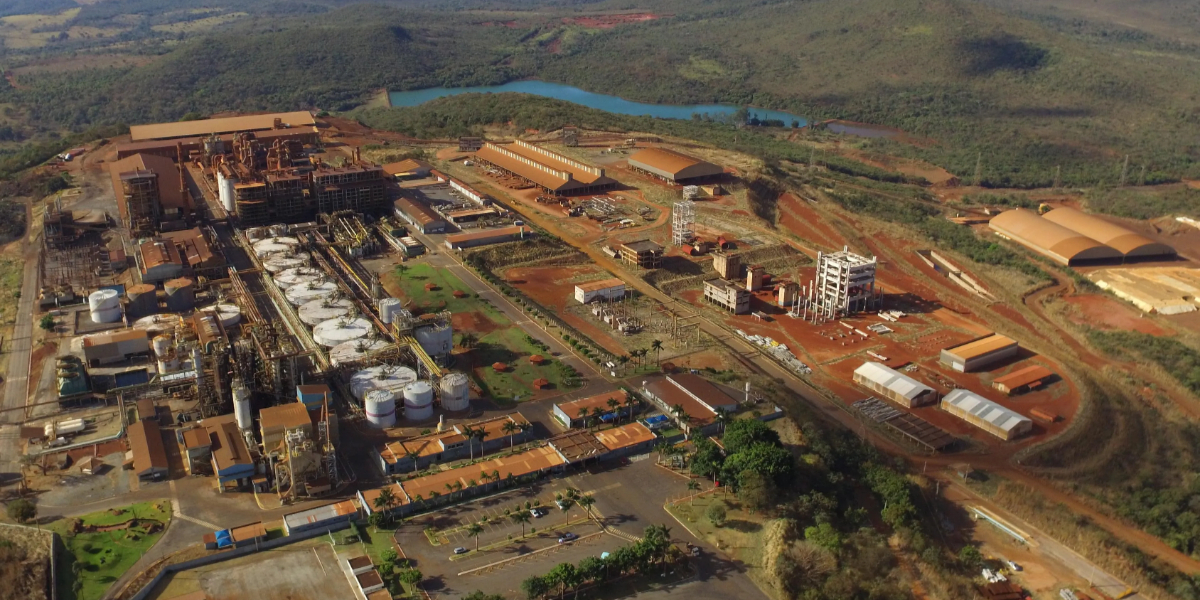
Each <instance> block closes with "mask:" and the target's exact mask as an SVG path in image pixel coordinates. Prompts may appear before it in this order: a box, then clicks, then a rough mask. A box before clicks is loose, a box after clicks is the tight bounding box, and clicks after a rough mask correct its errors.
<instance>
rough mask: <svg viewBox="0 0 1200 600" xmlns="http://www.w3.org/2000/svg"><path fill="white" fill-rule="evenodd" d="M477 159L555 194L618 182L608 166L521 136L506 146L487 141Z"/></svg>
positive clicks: (601, 188) (608, 187) (581, 191)
mask: <svg viewBox="0 0 1200 600" xmlns="http://www.w3.org/2000/svg"><path fill="white" fill-rule="evenodd" d="M475 159H476V160H477V161H479V162H480V163H481V164H485V165H488V166H491V167H493V168H495V169H498V170H500V171H502V172H504V173H506V174H508V175H512V176H515V177H518V178H520V179H522V180H524V181H526V182H528V183H529V184H530V185H533V186H536V187H537V188H539V189H541V190H542V191H543V192H545V193H547V194H550V195H552V196H570V195H578V194H599V193H603V192H606V191H608V190H611V189H613V188H614V187H616V186H617V182H616V180H615V179H612V178H610V177H607V176H605V174H604V169H601V168H598V167H593V166H590V165H585V164H583V163H581V162H579V161H577V160H574V159H572V158H568V157H566V156H563V155H561V154H558V153H555V152H551V151H549V150H546V149H545V148H541V147H538V146H534V145H533V144H530V143H528V142H523V141H521V140H517V141H515V142H513V143H511V144H506V145H503V146H502V145H499V144H493V143H491V142H485V143H484V144H483V147H482V148H480V149H479V150H478V151H477V152H476V153H475Z"/></svg>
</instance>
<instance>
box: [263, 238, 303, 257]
mask: <svg viewBox="0 0 1200 600" xmlns="http://www.w3.org/2000/svg"><path fill="white" fill-rule="evenodd" d="M299 245H300V240H298V239H296V238H294V237H284V236H275V237H269V238H266V239H264V240H260V241H257V242H254V254H255V255H256V256H258V257H259V258H266V257H268V256H271V255H272V254H279V253H291V252H294V251H295V250H296V247H297V246H299Z"/></svg>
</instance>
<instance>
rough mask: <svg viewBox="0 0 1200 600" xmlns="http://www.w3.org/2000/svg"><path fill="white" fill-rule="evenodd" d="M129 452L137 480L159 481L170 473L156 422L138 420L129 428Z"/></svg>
mask: <svg viewBox="0 0 1200 600" xmlns="http://www.w3.org/2000/svg"><path fill="white" fill-rule="evenodd" d="M127 434H128V436H129V450H130V452H131V453H132V454H133V473H134V475H137V477H138V479H160V478H162V477H165V476H166V475H167V473H169V472H170V464H169V463H168V462H167V451H166V448H165V447H164V446H163V440H162V433H161V432H160V430H159V428H158V421H155V420H153V419H145V420H139V421H137V422H135V423H134V424H132V425H130V426H129V430H128V432H127Z"/></svg>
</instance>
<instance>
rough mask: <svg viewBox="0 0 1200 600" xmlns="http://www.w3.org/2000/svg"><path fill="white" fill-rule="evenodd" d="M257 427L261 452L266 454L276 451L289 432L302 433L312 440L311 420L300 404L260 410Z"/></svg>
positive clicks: (293, 403) (295, 403)
mask: <svg viewBox="0 0 1200 600" xmlns="http://www.w3.org/2000/svg"><path fill="white" fill-rule="evenodd" d="M258 427H259V434H260V436H261V438H262V445H263V450H264V451H265V452H267V453H271V452H275V451H276V450H278V449H279V447H280V445H281V444H282V443H283V438H284V436H286V435H287V434H288V432H291V431H303V432H304V434H305V435H306V436H307V437H308V439H313V426H312V420H311V419H309V416H308V410H307V409H305V408H304V404H303V403H300V402H290V403H287V404H280V405H278V406H271V407H268V408H264V409H262V410H261V411H259V413H258Z"/></svg>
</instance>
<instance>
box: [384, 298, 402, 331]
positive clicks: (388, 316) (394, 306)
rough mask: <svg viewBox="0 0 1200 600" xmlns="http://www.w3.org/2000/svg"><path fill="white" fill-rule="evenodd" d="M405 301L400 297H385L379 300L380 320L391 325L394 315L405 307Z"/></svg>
mask: <svg viewBox="0 0 1200 600" xmlns="http://www.w3.org/2000/svg"><path fill="white" fill-rule="evenodd" d="M403 306H404V303H402V302H400V299H399V298H383V299H381V300H380V301H379V320H380V321H383V322H384V324H387V325H391V324H392V317H393V316H394V315H395V314H396V313H397V312H398V311H399V310H400V309H401V308H403Z"/></svg>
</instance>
